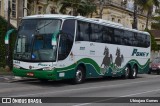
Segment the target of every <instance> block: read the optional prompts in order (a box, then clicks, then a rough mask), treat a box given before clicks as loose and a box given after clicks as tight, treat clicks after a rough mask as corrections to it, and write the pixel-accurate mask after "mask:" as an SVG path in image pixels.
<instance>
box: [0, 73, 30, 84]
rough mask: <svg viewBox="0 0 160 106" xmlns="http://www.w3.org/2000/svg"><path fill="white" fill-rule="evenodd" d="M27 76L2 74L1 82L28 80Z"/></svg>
mask: <svg viewBox="0 0 160 106" xmlns="http://www.w3.org/2000/svg"><path fill="white" fill-rule="evenodd" d="M26 79H27V78H24V77H18V76H14V75H13V74H12V75H0V82H12V81H20V80H26Z"/></svg>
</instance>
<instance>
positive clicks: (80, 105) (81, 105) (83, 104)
mask: <svg viewBox="0 0 160 106" xmlns="http://www.w3.org/2000/svg"><path fill="white" fill-rule="evenodd" d="M157 91H160V89H156V90H151V91H145V92H139V93H134V94H129V95H123V96H120V97H130V96H135V95H140V94H146V93H151V92H157ZM120 97H116V98H110V99H103V100H99V101H93V102H92V103H82V104H77V105H72V106H85V105H91V104H93V103H100V102H104V101H108V100H113V99H118V98H120Z"/></svg>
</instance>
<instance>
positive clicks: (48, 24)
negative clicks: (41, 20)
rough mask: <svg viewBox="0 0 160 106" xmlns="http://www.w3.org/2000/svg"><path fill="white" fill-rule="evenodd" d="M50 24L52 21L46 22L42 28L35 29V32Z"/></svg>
mask: <svg viewBox="0 0 160 106" xmlns="http://www.w3.org/2000/svg"><path fill="white" fill-rule="evenodd" d="M52 22H53V20H52V21H50V22H48V23H47V24H45V25H43V26H42V27H40V28H37V29H36V31H39V30H40V29H42V28H44V27H46V26H48V25H49V24H51V23H52Z"/></svg>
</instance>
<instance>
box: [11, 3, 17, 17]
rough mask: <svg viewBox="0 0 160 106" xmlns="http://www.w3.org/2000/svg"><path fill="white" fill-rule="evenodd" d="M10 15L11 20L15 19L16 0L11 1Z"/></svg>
mask: <svg viewBox="0 0 160 106" xmlns="http://www.w3.org/2000/svg"><path fill="white" fill-rule="evenodd" d="M11 8H12V9H11V12H12V13H11V15H12V18H16V0H12V6H11Z"/></svg>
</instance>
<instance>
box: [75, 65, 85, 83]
mask: <svg viewBox="0 0 160 106" xmlns="http://www.w3.org/2000/svg"><path fill="white" fill-rule="evenodd" d="M84 80H85V73H84V69H83V67H81V66H79V67H78V68H77V70H76V73H75V78H74V79H73V84H80V83H82V82H83V81H84Z"/></svg>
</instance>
